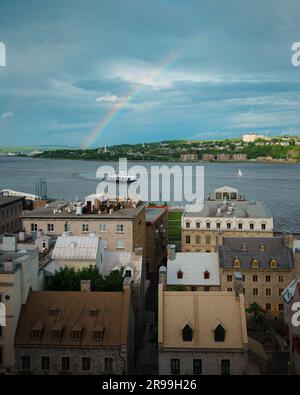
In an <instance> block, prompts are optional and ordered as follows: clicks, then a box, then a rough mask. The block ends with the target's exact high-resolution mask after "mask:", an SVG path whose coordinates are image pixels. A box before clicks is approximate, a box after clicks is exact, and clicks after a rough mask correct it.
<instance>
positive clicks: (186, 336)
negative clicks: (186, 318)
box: [182, 324, 193, 342]
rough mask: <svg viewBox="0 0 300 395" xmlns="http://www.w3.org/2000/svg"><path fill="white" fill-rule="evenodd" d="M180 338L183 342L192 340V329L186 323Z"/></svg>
mask: <svg viewBox="0 0 300 395" xmlns="http://www.w3.org/2000/svg"><path fill="white" fill-rule="evenodd" d="M182 340H183V341H184V342H191V341H192V340H193V329H192V328H191V327H190V326H189V325H188V324H186V325H185V327H184V328H183V330H182Z"/></svg>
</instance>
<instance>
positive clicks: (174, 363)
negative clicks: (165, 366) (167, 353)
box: [171, 359, 180, 374]
mask: <svg viewBox="0 0 300 395" xmlns="http://www.w3.org/2000/svg"><path fill="white" fill-rule="evenodd" d="M171 374H180V359H171Z"/></svg>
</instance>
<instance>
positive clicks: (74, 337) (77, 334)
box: [71, 330, 82, 341]
mask: <svg viewBox="0 0 300 395" xmlns="http://www.w3.org/2000/svg"><path fill="white" fill-rule="evenodd" d="M81 337H82V330H81V331H80V330H73V331H72V332H71V338H72V340H73V341H79V340H81Z"/></svg>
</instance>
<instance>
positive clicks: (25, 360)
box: [21, 355, 30, 370]
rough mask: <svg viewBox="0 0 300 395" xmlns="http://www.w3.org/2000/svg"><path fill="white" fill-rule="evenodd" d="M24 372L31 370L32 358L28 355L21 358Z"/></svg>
mask: <svg viewBox="0 0 300 395" xmlns="http://www.w3.org/2000/svg"><path fill="white" fill-rule="evenodd" d="M21 366H22V370H30V357H29V356H28V355H23V356H22V358H21Z"/></svg>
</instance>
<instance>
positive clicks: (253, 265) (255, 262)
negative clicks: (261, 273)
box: [252, 258, 259, 269]
mask: <svg viewBox="0 0 300 395" xmlns="http://www.w3.org/2000/svg"><path fill="white" fill-rule="evenodd" d="M258 266H259V262H258V259H256V258H254V259H252V267H253V269H257V268H258Z"/></svg>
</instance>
